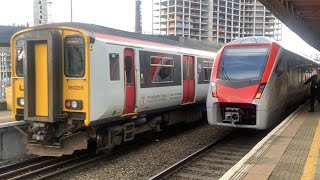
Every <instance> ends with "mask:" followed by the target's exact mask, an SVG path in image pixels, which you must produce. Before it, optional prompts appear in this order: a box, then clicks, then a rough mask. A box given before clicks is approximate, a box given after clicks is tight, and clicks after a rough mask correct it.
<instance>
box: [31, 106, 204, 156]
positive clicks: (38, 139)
mask: <svg viewBox="0 0 320 180" xmlns="http://www.w3.org/2000/svg"><path fill="white" fill-rule="evenodd" d="M204 109H205V105H189V106H187V107H184V108H180V109H176V110H171V111H167V112H164V113H163V112H162V113H152V114H146V115H141V116H131V117H128V118H126V119H118V120H114V121H112V122H109V123H102V124H99V125H94V126H88V127H86V126H84V123H83V121H79V120H72V119H65V120H61V121H58V122H54V123H44V122H34V121H29V122H28V124H29V128H28V132H27V150H28V152H29V153H30V154H35V155H39V156H62V155H70V154H73V153H74V151H75V150H82V149H87V148H88V144H89V142H93V143H95V144H96V148H97V152H100V151H102V152H105V153H107V152H110V151H111V150H112V149H113V148H114V147H115V146H117V145H120V144H121V143H123V142H128V141H132V140H134V137H135V135H137V134H140V133H143V132H147V131H154V132H159V131H160V130H161V129H163V128H165V127H167V126H170V125H173V124H177V123H188V122H192V121H197V120H200V119H201V118H202V117H203V113H204Z"/></svg>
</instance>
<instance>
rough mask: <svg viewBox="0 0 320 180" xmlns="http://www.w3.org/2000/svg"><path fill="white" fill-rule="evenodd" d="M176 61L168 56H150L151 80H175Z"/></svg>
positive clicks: (159, 81)
mask: <svg viewBox="0 0 320 180" xmlns="http://www.w3.org/2000/svg"><path fill="white" fill-rule="evenodd" d="M173 69H174V61H173V59H172V58H167V57H151V58H150V80H151V82H152V83H164V82H173V77H174V76H173Z"/></svg>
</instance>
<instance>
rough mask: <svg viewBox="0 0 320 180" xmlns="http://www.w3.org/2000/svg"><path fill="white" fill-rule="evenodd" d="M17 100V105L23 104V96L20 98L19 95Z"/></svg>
mask: <svg viewBox="0 0 320 180" xmlns="http://www.w3.org/2000/svg"><path fill="white" fill-rule="evenodd" d="M17 100H18V102H17V104H18V105H19V106H22V107H23V106H24V98H22V97H19V98H18V99H17Z"/></svg>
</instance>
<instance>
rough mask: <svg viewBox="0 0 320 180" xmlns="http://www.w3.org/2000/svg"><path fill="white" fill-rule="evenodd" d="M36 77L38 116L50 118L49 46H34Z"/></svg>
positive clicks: (39, 44)
mask: <svg viewBox="0 0 320 180" xmlns="http://www.w3.org/2000/svg"><path fill="white" fill-rule="evenodd" d="M34 53H35V55H34V56H35V66H36V67H35V70H36V72H35V76H36V116H48V45H47V43H37V44H35V45H34Z"/></svg>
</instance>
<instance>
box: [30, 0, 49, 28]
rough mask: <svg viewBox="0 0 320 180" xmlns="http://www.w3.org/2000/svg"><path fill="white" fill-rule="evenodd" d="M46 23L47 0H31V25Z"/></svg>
mask: <svg viewBox="0 0 320 180" xmlns="http://www.w3.org/2000/svg"><path fill="white" fill-rule="evenodd" d="M47 23H48V9H47V0H33V25H34V26H37V25H41V24H47Z"/></svg>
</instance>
